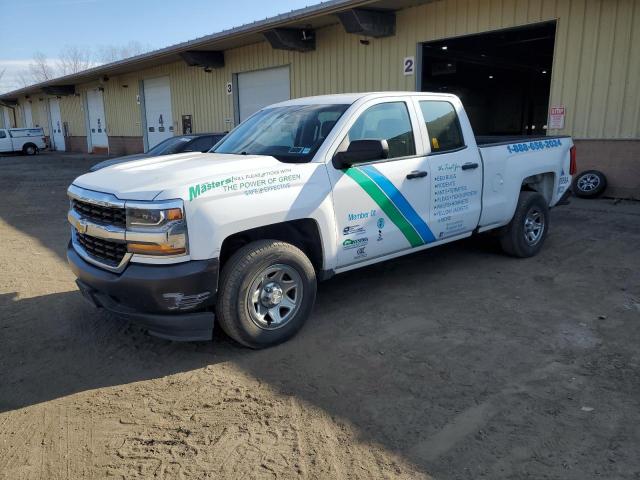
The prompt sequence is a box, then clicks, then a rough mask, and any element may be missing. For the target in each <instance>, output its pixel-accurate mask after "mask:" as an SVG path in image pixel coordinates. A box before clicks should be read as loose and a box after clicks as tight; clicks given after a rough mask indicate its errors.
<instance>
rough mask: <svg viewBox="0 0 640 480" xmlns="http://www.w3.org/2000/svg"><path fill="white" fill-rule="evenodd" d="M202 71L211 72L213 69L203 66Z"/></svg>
mask: <svg viewBox="0 0 640 480" xmlns="http://www.w3.org/2000/svg"><path fill="white" fill-rule="evenodd" d="M204 71H205V72H206V73H211V72H213V70H212V69H211V68H210V67H204Z"/></svg>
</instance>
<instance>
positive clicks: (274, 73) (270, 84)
mask: <svg viewBox="0 0 640 480" xmlns="http://www.w3.org/2000/svg"><path fill="white" fill-rule="evenodd" d="M290 97H291V88H290V80H289V67H279V68H269V69H266V70H256V71H255V72H245V73H239V74H238V116H239V120H240V121H241V122H242V121H244V120H246V119H247V118H249V117H250V116H251V115H253V114H254V113H256V112H257V111H258V110H261V109H262V108H264V107H268V106H269V105H272V104H274V103H279V102H283V101H285V100H289V98H290Z"/></svg>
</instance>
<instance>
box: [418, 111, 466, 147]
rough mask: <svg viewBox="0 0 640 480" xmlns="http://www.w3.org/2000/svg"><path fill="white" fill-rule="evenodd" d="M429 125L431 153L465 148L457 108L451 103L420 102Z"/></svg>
mask: <svg viewBox="0 0 640 480" xmlns="http://www.w3.org/2000/svg"><path fill="white" fill-rule="evenodd" d="M420 109H421V110H422V116H423V117H424V121H425V123H426V124H427V132H428V133H429V141H430V142H431V151H432V152H434V153H439V152H447V151H450V150H456V149H458V148H461V147H464V137H463V136H462V129H461V128H460V121H459V120H458V114H457V113H456V110H455V108H453V105H451V104H450V103H449V102H444V101H436V100H426V101H423V102H420Z"/></svg>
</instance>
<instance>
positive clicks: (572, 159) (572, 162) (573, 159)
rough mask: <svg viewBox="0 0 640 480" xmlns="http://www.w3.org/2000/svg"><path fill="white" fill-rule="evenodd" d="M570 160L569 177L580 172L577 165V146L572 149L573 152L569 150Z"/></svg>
mask: <svg viewBox="0 0 640 480" xmlns="http://www.w3.org/2000/svg"><path fill="white" fill-rule="evenodd" d="M569 158H570V163H569V175H575V174H576V172H577V171H578V165H577V164H576V146H575V145H574V146H573V147H571V150H569Z"/></svg>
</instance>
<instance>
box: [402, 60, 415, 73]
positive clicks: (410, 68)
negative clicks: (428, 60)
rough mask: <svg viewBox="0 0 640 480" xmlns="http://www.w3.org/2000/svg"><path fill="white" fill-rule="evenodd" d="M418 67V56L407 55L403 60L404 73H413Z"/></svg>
mask: <svg viewBox="0 0 640 480" xmlns="http://www.w3.org/2000/svg"><path fill="white" fill-rule="evenodd" d="M415 69H416V57H406V58H405V59H404V61H403V62H402V73H404V74H405V75H413V73H414V71H415Z"/></svg>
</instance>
